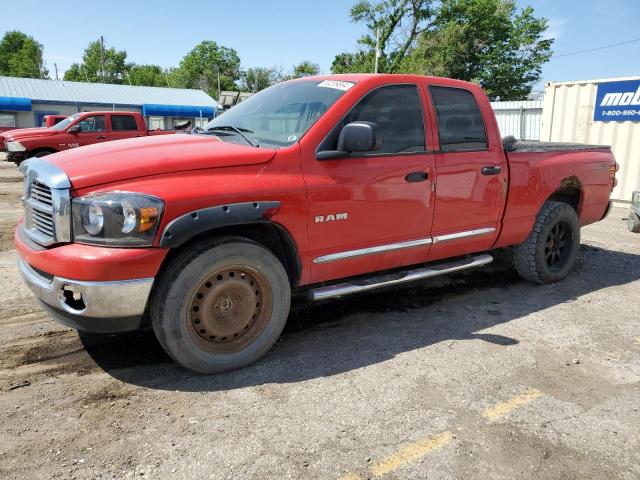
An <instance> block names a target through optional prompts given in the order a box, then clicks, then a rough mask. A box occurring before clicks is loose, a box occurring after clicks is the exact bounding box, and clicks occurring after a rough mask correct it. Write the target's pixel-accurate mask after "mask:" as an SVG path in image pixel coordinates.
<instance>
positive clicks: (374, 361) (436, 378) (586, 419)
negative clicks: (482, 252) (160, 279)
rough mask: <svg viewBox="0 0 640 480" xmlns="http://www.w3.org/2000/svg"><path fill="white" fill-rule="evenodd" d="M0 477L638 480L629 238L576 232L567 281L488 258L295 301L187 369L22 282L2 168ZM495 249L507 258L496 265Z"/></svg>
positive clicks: (9, 190) (618, 223)
mask: <svg viewBox="0 0 640 480" xmlns="http://www.w3.org/2000/svg"><path fill="white" fill-rule="evenodd" d="M0 167H1V168H0V245H1V247H2V248H1V249H0V274H1V275H0V289H1V291H2V292H4V295H3V297H2V300H1V301H0V328H1V329H2V330H1V331H2V334H1V335H0V423H1V424H2V429H1V430H0V478H12V479H23V478H77V479H84V478H87V479H88V478H92V479H93V478H118V479H119V478H134V477H136V478H215V479H218V478H220V479H222V478H233V479H239V478H241V479H244V478H260V479H262V478H278V479H281V478H322V479H334V478H335V479H339V478H342V479H345V480H346V479H349V480H357V479H365V478H403V479H405V478H406V479H413V478H416V479H417V478H420V479H423V478H429V479H449V478H479V479H502V478H505V479H506V478H518V479H528V478H531V479H533V478H536V479H539V478H545V479H554V478H558V479H560V478H562V479H581V480H582V479H608V478H624V479H637V478H639V477H640V433H639V430H640V411H639V410H638V409H639V408H640V324H639V323H638V319H639V318H640V235H637V234H635V235H634V234H631V233H629V232H627V230H626V228H625V222H624V219H625V218H626V214H627V211H626V210H624V209H614V210H613V211H612V213H611V215H610V216H609V218H607V219H606V220H605V221H603V222H600V223H598V224H595V225H592V226H589V227H586V228H584V229H583V245H582V247H581V250H580V255H579V260H578V264H577V266H576V268H575V270H574V271H573V273H572V274H571V275H570V277H569V278H568V279H567V280H565V281H564V282H562V283H560V284H557V285H553V286H536V285H532V284H529V283H526V282H524V281H521V280H520V279H519V278H518V277H517V276H516V275H515V274H514V272H513V270H512V268H511V266H510V265H509V262H508V261H507V260H505V259H503V258H502V256H499V258H498V259H497V261H496V262H494V263H493V264H491V265H490V266H489V267H487V268H484V269H479V270H475V271H470V272H468V273H466V274H458V275H453V276H450V277H447V278H443V279H439V280H437V281H430V282H423V283H418V284H414V285H411V286H405V287H402V288H395V289H392V290H386V291H383V292H376V293H370V294H366V295H358V296H352V297H347V298H345V299H342V300H337V301H333V302H327V303H323V304H316V305H309V304H307V303H304V302H302V301H296V302H295V303H294V309H293V312H292V314H291V316H290V321H289V324H288V326H287V328H286V330H285V333H284V335H283V337H282V339H281V340H280V341H279V342H278V344H277V345H276V346H275V348H273V350H272V351H271V352H270V353H269V354H267V356H266V357H265V358H264V359H262V360H261V361H259V362H258V363H256V364H254V365H251V366H249V367H247V368H244V369H242V370H239V371H235V372H231V373H227V374H222V375H212V376H199V375H194V374H192V373H190V372H187V371H185V370H182V369H181V368H179V367H177V366H176V365H174V364H173V363H171V361H170V360H169V358H168V357H167V356H166V355H165V354H164V353H163V351H162V350H161V348H160V347H159V345H158V343H157V342H156V340H155V338H154V337H153V334H152V333H150V332H146V331H143V332H137V333H134V334H127V335H102V336H98V335H81V336H79V335H78V334H77V333H76V332H75V331H71V330H68V329H66V328H64V327H61V326H59V325H58V324H56V323H55V322H53V321H52V320H49V319H48V318H47V317H46V316H45V315H44V314H43V313H42V311H41V310H40V309H39V308H38V306H37V304H36V302H35V301H34V299H33V297H32V296H31V294H30V293H29V291H28V290H27V289H26V287H24V286H23V284H22V282H21V281H20V279H19V276H18V272H17V268H16V266H15V251H13V250H12V246H11V244H10V242H8V241H4V240H7V239H9V238H10V236H11V234H12V229H13V226H14V225H15V222H16V220H17V217H18V215H19V214H20V213H19V209H20V207H19V196H20V192H21V187H20V183H19V174H18V173H17V172H16V171H15V167H13V166H11V165H9V164H6V163H2V164H0ZM505 258H506V256H505Z"/></svg>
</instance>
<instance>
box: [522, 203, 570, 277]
mask: <svg viewBox="0 0 640 480" xmlns="http://www.w3.org/2000/svg"><path fill="white" fill-rule="evenodd" d="M579 247H580V224H579V222H578V215H577V214H576V211H575V210H574V209H573V208H572V207H571V206H570V205H567V204H566V203H561V202H554V201H548V202H546V203H545V204H544V205H543V206H542V209H541V210H540V212H539V213H538V216H537V218H536V222H535V224H534V225H533V229H532V230H531V233H530V234H529V236H528V237H527V239H526V240H525V241H524V242H522V243H521V244H519V245H516V246H515V247H514V248H513V260H514V265H515V267H516V270H517V271H518V274H519V275H520V276H521V277H522V278H524V279H525V280H529V281H531V282H535V283H540V284H547V283H554V282H558V281H560V280H562V279H564V278H565V277H566V276H567V275H568V274H569V272H570V271H571V269H572V268H573V265H574V264H575V261H576V257H577V255H578V249H579Z"/></svg>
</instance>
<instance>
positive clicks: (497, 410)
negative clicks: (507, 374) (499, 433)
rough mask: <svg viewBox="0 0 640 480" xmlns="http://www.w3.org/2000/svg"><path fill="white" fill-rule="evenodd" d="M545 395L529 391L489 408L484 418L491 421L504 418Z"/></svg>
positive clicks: (533, 390)
mask: <svg viewBox="0 0 640 480" xmlns="http://www.w3.org/2000/svg"><path fill="white" fill-rule="evenodd" d="M542 395H543V394H542V392H541V391H539V390H536V389H535V388H532V389H529V390H527V391H526V392H524V393H521V394H520V395H516V396H515V397H512V398H510V399H509V400H507V401H504V402H500V403H497V404H496V405H494V406H493V407H489V408H487V409H486V410H485V411H484V412H483V413H482V416H483V417H485V418H488V419H489V420H496V419H498V418H500V417H504V416H505V415H506V414H508V413H509V412H511V411H513V410H515V409H516V408H518V407H521V406H523V405H526V404H527V403H529V402H531V401H532V400H534V399H536V398H538V397H541V396H542Z"/></svg>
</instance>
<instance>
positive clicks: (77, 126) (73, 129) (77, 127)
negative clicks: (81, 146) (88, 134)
mask: <svg viewBox="0 0 640 480" xmlns="http://www.w3.org/2000/svg"><path fill="white" fill-rule="evenodd" d="M81 131H82V127H81V126H80V124H78V123H76V124H75V125H74V126H73V127H71V128H69V130H67V133H80V132H81Z"/></svg>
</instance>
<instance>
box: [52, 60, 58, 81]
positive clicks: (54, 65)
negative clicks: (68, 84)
mask: <svg viewBox="0 0 640 480" xmlns="http://www.w3.org/2000/svg"><path fill="white" fill-rule="evenodd" d="M53 68H55V70H56V80H58V64H57V63H54V64H53Z"/></svg>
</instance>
